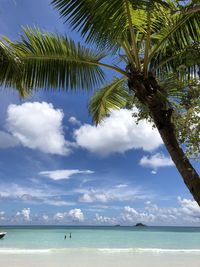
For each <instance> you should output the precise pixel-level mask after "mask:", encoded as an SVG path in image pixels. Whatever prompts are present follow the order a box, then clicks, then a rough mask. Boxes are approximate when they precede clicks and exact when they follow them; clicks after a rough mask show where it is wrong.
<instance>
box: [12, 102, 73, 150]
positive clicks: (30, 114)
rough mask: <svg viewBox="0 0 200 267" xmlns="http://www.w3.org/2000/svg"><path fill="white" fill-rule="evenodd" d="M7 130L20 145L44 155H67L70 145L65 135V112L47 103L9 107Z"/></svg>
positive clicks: (28, 103)
mask: <svg viewBox="0 0 200 267" xmlns="http://www.w3.org/2000/svg"><path fill="white" fill-rule="evenodd" d="M7 114H8V116H7V129H8V131H9V132H10V133H11V134H12V136H13V137H14V138H15V140H17V141H18V142H19V143H20V144H22V145H23V146H25V147H28V148H31V149H38V150H40V151H42V152H44V153H50V154H58V155H67V154H69V152H70V143H69V142H66V141H65V138H64V133H63V126H62V120H63V116H64V115H63V112H62V111H61V110H60V109H55V108H54V107H53V105H52V104H48V103H46V102H42V103H39V102H33V103H30V102H27V103H24V104H22V105H14V104H12V105H9V107H8V110H7Z"/></svg>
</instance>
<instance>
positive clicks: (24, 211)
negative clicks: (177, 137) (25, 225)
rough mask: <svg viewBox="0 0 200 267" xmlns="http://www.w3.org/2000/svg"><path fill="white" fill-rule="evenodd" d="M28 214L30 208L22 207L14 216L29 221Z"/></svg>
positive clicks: (29, 213)
mask: <svg viewBox="0 0 200 267" xmlns="http://www.w3.org/2000/svg"><path fill="white" fill-rule="evenodd" d="M30 215H31V210H30V208H24V209H22V210H21V211H18V212H17V213H16V218H17V220H19V221H24V222H29V221H31V217H30Z"/></svg>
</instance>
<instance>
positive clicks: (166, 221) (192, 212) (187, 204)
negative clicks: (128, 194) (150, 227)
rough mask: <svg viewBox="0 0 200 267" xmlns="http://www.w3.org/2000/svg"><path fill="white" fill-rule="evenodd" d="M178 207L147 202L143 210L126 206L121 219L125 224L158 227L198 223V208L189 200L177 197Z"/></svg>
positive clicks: (199, 208)
mask: <svg viewBox="0 0 200 267" xmlns="http://www.w3.org/2000/svg"><path fill="white" fill-rule="evenodd" d="M177 202H178V207H176V208H174V207H159V206H158V205H157V204H154V203H152V202H151V201H147V202H146V203H145V208H144V210H137V209H135V208H133V207H130V206H126V207H124V209H123V212H122V214H121V219H122V221H123V222H124V223H127V224H136V223H138V222H143V223H146V224H158V225H195V224H199V223H200V207H199V206H198V204H197V203H196V202H195V201H193V200H191V199H185V198H181V197H178V199H177Z"/></svg>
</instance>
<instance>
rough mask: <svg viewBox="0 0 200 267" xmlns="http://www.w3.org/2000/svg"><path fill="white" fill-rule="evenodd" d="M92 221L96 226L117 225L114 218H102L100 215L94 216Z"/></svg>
mask: <svg viewBox="0 0 200 267" xmlns="http://www.w3.org/2000/svg"><path fill="white" fill-rule="evenodd" d="M94 221H95V222H96V223H98V224H106V225H108V224H110V225H113V224H116V223H117V219H116V218H114V217H107V216H102V215H99V214H98V213H96V214H95V218H94Z"/></svg>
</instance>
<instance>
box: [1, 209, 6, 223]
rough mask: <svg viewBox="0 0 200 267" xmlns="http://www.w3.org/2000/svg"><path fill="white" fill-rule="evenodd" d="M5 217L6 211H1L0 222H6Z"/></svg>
mask: <svg viewBox="0 0 200 267" xmlns="http://www.w3.org/2000/svg"><path fill="white" fill-rule="evenodd" d="M5 215H6V213H5V211H0V221H5V220H6V217H5Z"/></svg>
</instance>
